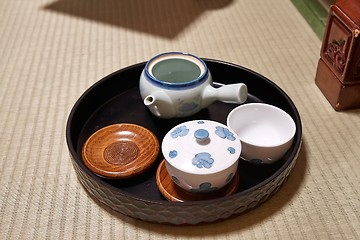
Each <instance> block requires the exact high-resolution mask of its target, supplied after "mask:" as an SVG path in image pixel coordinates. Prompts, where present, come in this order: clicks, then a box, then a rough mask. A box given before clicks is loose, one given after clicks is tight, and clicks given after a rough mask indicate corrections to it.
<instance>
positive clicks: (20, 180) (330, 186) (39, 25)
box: [0, 0, 360, 239]
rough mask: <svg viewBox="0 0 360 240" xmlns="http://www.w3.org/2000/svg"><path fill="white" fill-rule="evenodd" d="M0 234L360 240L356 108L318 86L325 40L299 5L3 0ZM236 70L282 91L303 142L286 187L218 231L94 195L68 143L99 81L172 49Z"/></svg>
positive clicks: (222, 0)
mask: <svg viewBox="0 0 360 240" xmlns="http://www.w3.org/2000/svg"><path fill="white" fill-rule="evenodd" d="M0 16H1V21H0V33H1V38H0V57H1V61H0V84H1V87H0V99H1V102H0V131H1V133H0V149H1V151H0V164H1V172H0V173H1V174H0V239H188V238H191V239H359V238H360V229H359V226H360V210H359V209H360V188H359V182H360V178H359V176H360V166H359V163H360V157H359V156H360V148H359V146H360V134H359V129H360V111H359V110H358V109H357V110H350V111H346V112H335V111H334V110H333V109H332V107H331V106H330V104H329V103H328V102H327V101H326V99H325V98H324V96H323V95H322V94H321V92H320V90H319V89H318V88H317V87H316V85H315V83H314V76H315V72H316V67H317V61H318V59H319V52H320V46H321V42H320V40H319V39H318V38H317V36H316V34H315V33H314V32H313V31H312V29H311V28H310V27H309V26H308V25H307V23H306V21H305V20H304V19H303V17H302V16H301V15H300V13H298V12H297V10H296V8H295V7H294V6H293V5H292V3H291V1H290V0H267V1H262V0H172V1H169V0H151V1H146V0H132V1H125V0H104V1H96V0H59V1H55V0H52V1H51V0H29V1H19V0H3V1H0ZM174 50H176V51H185V52H190V53H193V54H195V55H198V56H200V57H205V58H214V59H220V60H224V61H229V62H233V63H236V64H239V65H242V66H245V67H247V68H250V69H252V70H255V71H257V72H259V73H261V74H263V75H264V76H266V77H268V78H269V79H271V80H273V81H274V82H275V83H276V84H278V85H279V86H280V87H281V88H283V89H284V90H285V91H286V92H287V93H288V95H289V96H290V97H291V98H292V99H293V101H294V103H295V104H296V106H297V108H298V110H299V112H300V114H301V117H302V121H303V147H302V149H301V151H300V156H299V159H298V162H297V165H296V166H295V168H294V170H293V172H292V173H291V175H290V177H289V179H288V181H287V182H286V183H285V184H284V185H283V187H282V188H281V189H280V191H279V192H277V193H276V195H274V196H273V197H272V198H271V199H270V200H268V201H267V202H265V203H264V204H263V205H261V206H259V207H258V208H256V209H254V210H251V211H250V212H248V213H246V214H243V215H241V216H238V217H236V218H232V219H229V220H225V221H222V222H218V223H214V224H206V225H200V226H182V227H172V226H162V225H157V224H151V223H146V222H142V221H139V220H135V219H132V218H128V217H125V216H123V215H121V214H119V213H116V212H114V211H112V210H110V209H108V208H106V207H104V206H103V205H100V204H99V203H98V202H97V201H95V200H94V199H92V198H90V197H89V195H88V194H87V193H86V191H85V190H84V188H83V187H82V185H81V184H80V183H79V181H78V179H77V177H76V174H75V171H74V169H73V167H72V165H71V161H70V157H69V153H68V150H67V146H66V142H65V125H66V120H67V117H68V114H69V112H70V110H71V108H72V106H73V104H74V103H75V101H76V100H77V99H78V97H79V96H80V95H81V94H82V93H83V92H84V91H85V90H86V89H87V88H88V87H89V86H91V85H92V84H93V83H95V82H96V81H98V80H99V79H101V78H102V77H104V76H106V75H108V74H109V73H111V72H113V71H115V70H118V69H120V68H123V67H126V66H129V65H132V64H135V63H138V62H142V61H146V60H148V59H149V58H150V57H152V56H154V55H156V54H158V53H161V52H165V51H174Z"/></svg>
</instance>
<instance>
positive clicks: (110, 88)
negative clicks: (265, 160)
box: [67, 59, 302, 224]
mask: <svg viewBox="0 0 360 240" xmlns="http://www.w3.org/2000/svg"><path fill="white" fill-rule="evenodd" d="M205 61H206V64H207V65H208V67H209V69H210V71H211V73H212V76H213V79H214V81H215V82H219V83H224V84H229V83H235V82H244V83H245V84H247V86H248V89H249V98H248V100H247V102H266V103H269V104H272V105H275V106H277V107H280V108H282V109H283V110H284V111H286V112H288V113H289V114H290V115H291V116H292V117H293V118H294V120H295V123H296V125H297V132H296V135H295V140H294V143H293V146H292V147H291V149H290V150H289V151H288V152H287V154H286V155H285V156H284V157H283V159H282V160H280V161H279V162H277V163H275V164H273V165H269V166H259V165H252V164H249V163H246V162H243V161H241V162H240V164H239V172H240V183H241V184H240V186H239V189H238V191H237V193H235V194H234V195H231V196H226V197H221V198H216V199H212V200H207V201H189V202H184V203H174V202H169V201H167V200H166V199H165V198H164V197H163V196H162V195H161V193H160V191H159V190H158V188H157V185H156V176H155V175H156V168H157V166H158V164H159V163H160V162H161V160H162V159H163V156H162V155H161V154H160V155H159V157H158V159H157V161H156V163H155V164H154V166H153V167H152V168H150V169H148V170H147V171H146V172H144V173H143V174H141V175H139V176H138V177H134V178H131V179H128V180H121V181H119V180H105V179H102V178H99V177H98V176H96V175H95V174H93V173H92V172H91V171H90V170H89V169H87V168H86V166H85V165H84V164H83V162H82V160H81V148H82V146H83V144H84V142H85V141H86V139H87V138H88V137H89V136H90V135H91V134H92V133H94V132H95V131H97V130H98V129H100V128H102V127H104V126H107V125H110V124H115V123H134V124H138V125H141V126H144V127H146V128H148V129H149V130H151V131H152V132H153V133H154V134H155V135H156V136H157V137H158V139H159V141H160V142H161V139H162V138H163V136H164V135H165V134H166V132H167V131H168V130H169V129H170V128H172V127H173V126H175V125H177V124H179V123H181V122H183V121H187V120H192V119H211V120H215V121H218V122H222V123H226V116H227V114H228V113H229V112H230V111H231V110H232V109H233V108H234V107H235V106H236V105H232V104H225V103H220V102H216V103H214V104H212V105H211V106H210V107H208V108H207V109H205V110H203V111H201V112H199V113H198V114H196V115H195V116H192V117H189V118H185V119H172V120H161V119H158V118H156V117H154V116H153V115H151V113H150V112H149V111H148V110H147V109H146V107H145V106H144V105H143V104H142V101H141V98H140V94H139V91H138V79H139V76H140V73H141V71H142V69H143V67H144V65H145V63H141V64H137V65H134V66H131V67H128V68H126V69H122V70H119V71H117V72H115V73H113V74H111V75H109V76H107V77H105V78H104V79H102V80H100V81H99V82H97V83H96V84H94V85H93V86H92V87H90V88H89V89H88V90H87V91H86V92H85V93H84V94H83V95H82V96H81V97H80V99H79V100H78V101H77V103H76V104H75V106H74V107H73V110H72V112H71V113H70V116H69V119H68V124H67V142H68V146H69V150H70V153H71V156H72V160H73V165H74V168H75V170H76V173H77V175H78V178H79V180H80V182H81V183H82V184H83V185H84V186H85V188H86V189H87V190H88V191H89V193H90V194H92V195H93V196H94V197H95V198H97V199H98V200H99V201H100V202H102V203H104V204H106V205H107V206H109V207H111V208H112V209H114V210H116V211H119V212H121V213H123V214H125V215H128V216H131V217H134V218H138V219H142V220H145V221H151V222H157V223H170V224H197V223H201V222H212V221H216V220H219V219H225V218H228V217H230V216H232V215H234V214H239V213H242V212H244V211H246V210H249V209H251V208H254V207H256V206H258V205H259V204H261V203H262V202H264V201H265V200H267V199H268V198H269V197H270V196H271V195H273V194H274V193H275V192H276V191H277V190H278V188H279V187H280V186H281V185H282V184H283V183H284V181H285V180H286V178H287V176H288V175H289V174H290V172H291V170H292V168H293V167H294V165H295V162H296V158H297V155H298V151H299V149H300V145H301V134H302V128H301V120H300V116H299V114H298V112H297V109H296V107H295V106H294V104H293V102H292V101H291V99H290V98H289V97H288V96H287V95H286V93H284V92H283V91H282V90H281V89H280V88H279V87H277V86H276V85H275V84H274V83H272V82H271V81H270V80H268V79H266V78H264V77H263V76H261V75H259V74H257V73H255V72H252V71H250V70H248V69H245V68H242V67H240V66H236V65H233V64H229V63H224V62H220V61H216V60H206V59H205Z"/></svg>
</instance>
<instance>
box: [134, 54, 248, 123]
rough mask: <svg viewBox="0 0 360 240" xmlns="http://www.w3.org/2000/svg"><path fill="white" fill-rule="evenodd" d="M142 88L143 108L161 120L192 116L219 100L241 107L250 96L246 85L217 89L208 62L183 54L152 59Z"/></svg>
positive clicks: (140, 84)
mask: <svg viewBox="0 0 360 240" xmlns="http://www.w3.org/2000/svg"><path fill="white" fill-rule="evenodd" d="M139 86H140V95H141V97H142V99H143V101H144V104H145V105H146V106H147V107H148V108H149V109H150V111H151V112H152V113H153V114H154V115H155V116H157V117H160V118H174V117H186V116H190V115H193V114H195V113H197V112H199V111H200V110H201V109H203V108H206V107H207V106H209V105H210V104H211V103H213V102H214V101H216V100H219V101H222V102H229V103H238V104H240V103H243V102H245V100H246V99H247V95H248V90H247V86H246V85H245V84H243V83H237V84H229V85H223V86H221V87H219V88H214V87H213V86H212V77H211V74H210V71H209V69H208V68H207V66H206V64H205V62H204V61H203V60H201V59H200V58H198V57H196V56H194V55H191V54H188V53H182V52H168V53H163V54H159V55H157V56H155V57H154V58H152V59H150V60H149V61H148V62H147V64H146V66H145V68H144V70H143V71H142V73H141V76H140V82H139Z"/></svg>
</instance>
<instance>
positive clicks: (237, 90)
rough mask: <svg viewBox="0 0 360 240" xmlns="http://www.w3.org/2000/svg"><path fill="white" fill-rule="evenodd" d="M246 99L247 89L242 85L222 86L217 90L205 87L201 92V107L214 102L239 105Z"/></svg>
mask: <svg viewBox="0 0 360 240" xmlns="http://www.w3.org/2000/svg"><path fill="white" fill-rule="evenodd" d="M247 97H248V89H247V86H246V85H245V84H243V83H236V84H229V85H223V86H221V87H219V88H214V87H213V86H211V85H209V86H207V87H205V89H204V91H203V95H202V99H203V100H202V107H203V108H204V107H207V106H208V105H210V104H211V103H212V102H214V101H216V100H217V101H221V102H226V103H237V104H241V103H244V102H245V101H246V99H247Z"/></svg>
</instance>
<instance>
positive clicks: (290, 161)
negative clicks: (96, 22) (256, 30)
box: [66, 58, 302, 215]
mask: <svg viewBox="0 0 360 240" xmlns="http://www.w3.org/2000/svg"><path fill="white" fill-rule="evenodd" d="M202 59H203V60H204V61H205V62H213V63H216V64H224V65H228V66H231V67H236V68H240V69H242V70H244V71H247V72H249V73H251V74H254V75H256V76H257V77H259V78H261V79H263V80H264V81H266V82H267V83H268V84H270V85H272V86H273V87H275V88H276V89H277V90H278V91H279V92H281V94H282V97H284V98H285V100H286V101H287V102H288V103H289V104H290V105H291V108H292V110H293V111H294V113H295V116H296V117H297V119H294V120H295V122H296V123H297V125H298V126H297V133H298V136H299V137H300V140H298V141H297V142H298V143H297V151H296V153H295V154H292V155H291V157H289V159H288V160H287V161H285V162H284V164H282V165H281V166H280V168H279V169H277V170H276V171H275V172H274V173H273V174H272V175H270V176H269V177H268V178H267V179H265V180H263V181H261V182H260V183H258V184H256V185H255V186H252V187H250V188H248V189H245V190H243V191H241V192H237V193H235V194H233V195H230V196H224V197H221V198H217V199H210V200H201V201H186V202H170V201H167V200H164V201H161V202H160V201H154V200H150V199H144V198H141V197H137V196H134V195H132V194H128V193H127V192H124V191H123V190H121V189H119V188H117V187H115V186H113V185H111V184H109V183H107V182H105V181H103V180H102V179H101V178H100V177H98V176H96V175H95V174H94V173H93V172H91V171H90V170H89V169H87V168H85V169H84V168H81V166H76V167H78V168H81V170H82V171H85V173H86V174H87V175H88V176H92V177H95V178H99V179H96V180H95V179H94V181H96V183H97V184H99V185H102V186H103V187H105V188H108V189H109V190H110V191H111V192H115V193H116V194H118V195H121V196H124V197H126V198H130V199H134V200H136V201H141V202H143V203H146V204H147V205H162V206H174V207H176V206H177V207H186V206H196V205H197V206H199V205H204V204H210V203H213V202H216V201H217V202H218V201H230V200H232V199H237V198H240V197H243V196H245V195H247V194H248V193H250V192H253V191H256V190H257V189H259V188H261V187H264V186H266V185H267V184H269V183H270V182H271V181H274V180H275V179H277V178H278V177H279V175H280V174H282V173H283V172H284V171H285V170H287V168H288V167H289V165H291V164H292V165H293V166H291V167H290V169H289V174H290V172H291V170H292V168H293V167H294V165H295V164H296V160H297V157H298V154H299V151H300V149H301V145H302V122H301V117H300V114H299V112H298V109H297V108H296V106H295V104H294V102H293V101H292V100H291V98H290V97H289V96H288V95H287V94H286V92H285V91H284V90H282V89H281V88H280V87H279V86H278V85H277V84H275V83H274V82H272V81H271V80H269V79H268V78H267V77H265V76H263V75H261V74H259V73H257V72H255V71H253V70H251V69H248V68H246V67H243V66H240V65H237V64H234V63H229V62H225V61H222V60H216V59H208V58H202ZM145 64H146V62H141V63H137V64H134V65H130V66H127V67H125V68H122V69H119V70H117V71H114V72H112V73H110V74H108V75H106V76H104V77H103V78H102V79H100V80H98V81H97V82H95V83H94V84H93V85H91V86H90V87H89V88H88V89H86V91H84V92H83V93H82V94H81V95H80V97H79V98H78V99H77V101H76V102H75V104H74V105H73V107H72V109H71V111H70V114H69V116H68V120H67V123H66V142H67V145H68V148H69V151H70V155H71V157H72V158H74V157H75V156H76V155H77V154H78V153H77V150H76V148H74V147H73V145H74V142H73V141H72V137H71V126H70V125H71V122H72V121H73V118H74V114H75V111H76V110H77V108H78V107H79V105H80V104H81V102H82V101H83V100H84V98H86V97H87V96H88V95H89V93H91V92H92V91H93V90H94V89H95V88H97V87H98V86H99V85H101V84H102V83H103V82H105V81H107V80H108V79H109V78H111V77H113V76H114V75H117V74H119V73H121V72H124V71H128V70H131V69H134V68H137V67H140V66H142V65H143V66H145ZM110 99H111V98H109V100H110ZM80 132H81V131H80ZM72 162H73V165H74V164H75V162H76V160H75V159H72ZM75 170H76V169H75ZM77 175H78V174H77ZM78 177H79V176H78ZM99 180H100V181H99ZM80 182H81V183H82V184H83V185H84V183H83V182H82V181H81V179H80ZM281 185H282V184H280V186H281ZM87 190H88V189H87ZM125 215H127V214H125Z"/></svg>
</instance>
